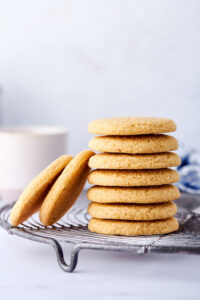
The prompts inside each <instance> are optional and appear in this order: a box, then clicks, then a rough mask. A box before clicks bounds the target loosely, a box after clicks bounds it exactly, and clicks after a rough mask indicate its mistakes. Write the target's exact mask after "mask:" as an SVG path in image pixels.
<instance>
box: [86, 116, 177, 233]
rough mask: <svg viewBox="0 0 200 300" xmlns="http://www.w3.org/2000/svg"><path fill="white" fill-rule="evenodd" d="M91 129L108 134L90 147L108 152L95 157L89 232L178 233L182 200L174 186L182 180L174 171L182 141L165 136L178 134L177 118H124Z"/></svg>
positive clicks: (94, 124)
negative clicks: (175, 201) (174, 120)
mask: <svg viewBox="0 0 200 300" xmlns="http://www.w3.org/2000/svg"><path fill="white" fill-rule="evenodd" d="M88 130H89V132H91V133H94V134H97V135H103V136H97V137H94V138H92V140H91V141H90V142H89V147H90V148H91V149H93V150H96V151H100V152H103V153H99V154H96V155H94V156H92V157H91V158H90V160H89V166H90V167H91V168H94V169H97V170H94V171H92V172H91V173H90V175H89V177H88V181H89V183H91V184H95V185H96V186H94V187H92V188H90V189H89V191H88V199H89V200H90V201H93V202H92V203H91V204H90V205H89V209H88V211H89V213H90V214H91V215H92V216H93V218H92V219H91V220H90V222H89V229H90V230H91V231H94V232H99V233H104V234H122V235H138V234H162V233H168V232H172V231H174V230H177V228H178V222H177V220H176V219H175V218H173V215H174V214H175V213H176V206H175V204H174V203H172V202H171V201H173V200H175V199H177V198H179V196H180V194H179V191H178V189H177V188H176V187H175V186H174V185H171V184H172V183H175V182H177V181H178V180H179V175H178V173H177V172H176V171H174V170H172V169H169V167H175V166H178V165H179V164H180V158H179V156H178V155H177V154H175V153H173V152H169V151H173V150H177V148H178V142H177V140H176V139H175V138H174V137H172V136H169V135H166V134H163V133H166V132H172V131H175V130H176V125H175V123H174V122H173V121H172V120H169V119H164V118H150V117H122V118H110V119H101V120H96V121H92V122H91V123H90V124H89V126H88Z"/></svg>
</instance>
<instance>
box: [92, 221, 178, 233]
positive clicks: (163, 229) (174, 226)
mask: <svg viewBox="0 0 200 300" xmlns="http://www.w3.org/2000/svg"><path fill="white" fill-rule="evenodd" d="M178 228H179V224H178V221H177V219H176V218H174V217H171V218H169V219H164V220H157V221H121V220H119V221H118V220H103V219H96V218H92V219H90V221H89V224H88V229H89V230H90V231H91V232H96V233H102V234H108V235H125V236H135V235H152V234H166V233H170V232H173V231H176V230H178Z"/></svg>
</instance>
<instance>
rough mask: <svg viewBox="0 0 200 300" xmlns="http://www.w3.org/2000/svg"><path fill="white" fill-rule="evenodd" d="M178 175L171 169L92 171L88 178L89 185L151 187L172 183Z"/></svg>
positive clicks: (177, 178)
mask: <svg viewBox="0 0 200 300" xmlns="http://www.w3.org/2000/svg"><path fill="white" fill-rule="evenodd" d="M178 180H179V174H178V173H177V172H176V171H175V170H171V169H157V170H131V171H130V170H126V171H124V170H94V171H92V172H91V173H90V174H89V176H88V182H89V183H90V184H96V185H103V186H151V185H162V184H169V183H174V182H177V181H178Z"/></svg>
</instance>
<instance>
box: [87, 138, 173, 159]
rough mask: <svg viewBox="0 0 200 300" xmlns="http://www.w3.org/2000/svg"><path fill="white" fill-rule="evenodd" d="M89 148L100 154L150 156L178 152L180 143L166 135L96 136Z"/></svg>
mask: <svg viewBox="0 0 200 300" xmlns="http://www.w3.org/2000/svg"><path fill="white" fill-rule="evenodd" d="M89 148H90V149H92V150H95V151H99V152H110V153H130V154H137V153H138V154H148V153H160V152H168V151H174V150H177V149H178V141H177V140H176V139H175V138H174V137H172V136H170V135H164V134H157V135H138V136H96V137H94V138H92V139H91V140H90V142H89Z"/></svg>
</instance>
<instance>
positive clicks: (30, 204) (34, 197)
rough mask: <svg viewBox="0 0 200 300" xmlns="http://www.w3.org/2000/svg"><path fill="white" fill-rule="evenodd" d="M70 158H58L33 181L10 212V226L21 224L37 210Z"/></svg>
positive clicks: (65, 156) (66, 156)
mask: <svg viewBox="0 0 200 300" xmlns="http://www.w3.org/2000/svg"><path fill="white" fill-rule="evenodd" d="M72 158H73V157H72V156H69V155H63V156H60V157H59V158H57V159H56V160H55V161H54V162H53V163H51V164H50V165H49V166H48V167H47V168H46V169H45V170H43V171H42V172H41V173H40V174H39V175H38V176H36V177H35V178H34V179H33V181H32V182H31V183H30V184H29V185H28V186H27V188H25V190H24V191H23V192H22V194H21V195H20V197H19V199H18V200H17V202H16V203H15V205H14V207H13V209H12V211H11V215H10V221H11V223H12V225H14V226H17V225H19V224H21V223H22V222H24V221H25V220H27V219H28V218H29V217H30V216H31V215H32V214H34V213H35V212H36V211H37V210H38V209H39V207H40V205H41V204H42V201H43V200H44V197H45V196H46V194H47V192H48V190H49V188H50V187H51V185H52V184H53V182H54V181H55V179H56V178H57V177H58V176H59V174H60V173H61V172H62V170H63V169H64V168H65V166H66V165H67V164H68V163H69V162H70V160H71V159H72Z"/></svg>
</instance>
